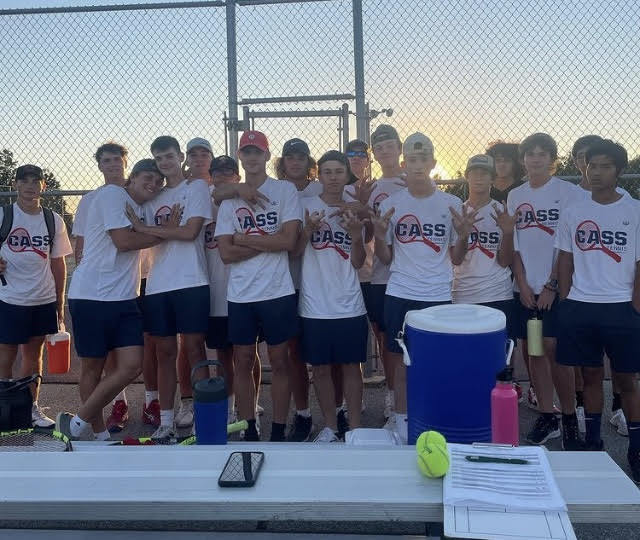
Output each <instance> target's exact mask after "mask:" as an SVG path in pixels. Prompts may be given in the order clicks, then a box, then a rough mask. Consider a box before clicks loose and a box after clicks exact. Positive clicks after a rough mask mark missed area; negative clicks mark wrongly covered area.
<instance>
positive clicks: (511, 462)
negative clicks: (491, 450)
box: [464, 456, 529, 465]
mask: <svg viewBox="0 0 640 540" xmlns="http://www.w3.org/2000/svg"><path fill="white" fill-rule="evenodd" d="M464 458H465V459H466V460H467V461H470V462H471V463H507V464H509V465H526V464H527V463H529V462H528V461H527V460H526V459H516V458H500V457H491V456H465V457H464Z"/></svg>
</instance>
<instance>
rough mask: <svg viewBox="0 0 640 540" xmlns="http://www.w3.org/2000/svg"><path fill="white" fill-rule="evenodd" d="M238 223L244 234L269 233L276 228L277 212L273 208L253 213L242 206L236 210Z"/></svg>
mask: <svg viewBox="0 0 640 540" xmlns="http://www.w3.org/2000/svg"><path fill="white" fill-rule="evenodd" d="M236 217H237V218H238V224H239V225H240V228H241V229H242V231H243V232H244V233H245V234H262V235H266V234H271V233H274V232H276V231H277V229H278V212H277V211H275V210H270V211H265V212H259V213H257V214H254V213H253V212H252V211H251V210H250V209H249V208H246V207H244V206H242V207H240V208H238V209H237V210H236Z"/></svg>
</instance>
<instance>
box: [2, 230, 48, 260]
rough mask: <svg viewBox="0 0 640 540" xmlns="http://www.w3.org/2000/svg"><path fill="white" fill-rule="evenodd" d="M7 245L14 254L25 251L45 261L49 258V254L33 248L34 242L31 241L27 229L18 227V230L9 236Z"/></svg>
mask: <svg viewBox="0 0 640 540" xmlns="http://www.w3.org/2000/svg"><path fill="white" fill-rule="evenodd" d="M7 245H8V246H9V249H10V250H11V251H13V252H14V253H23V252H25V251H31V252H33V253H35V254H36V255H40V257H42V258H43V259H46V258H47V254H46V253H45V252H44V251H42V250H41V249H38V248H37V247H34V246H33V241H32V240H31V236H30V235H29V232H28V231H27V229H23V228H22V227H18V228H17V229H13V231H11V234H10V235H9V240H8V241H7Z"/></svg>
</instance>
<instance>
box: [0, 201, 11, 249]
mask: <svg viewBox="0 0 640 540" xmlns="http://www.w3.org/2000/svg"><path fill="white" fill-rule="evenodd" d="M11 227H13V205H12V204H7V205H5V206H3V207H2V225H0V246H1V245H2V244H4V241H5V240H6V239H7V236H9V233H10V232H11Z"/></svg>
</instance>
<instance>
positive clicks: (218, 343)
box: [206, 317, 233, 349]
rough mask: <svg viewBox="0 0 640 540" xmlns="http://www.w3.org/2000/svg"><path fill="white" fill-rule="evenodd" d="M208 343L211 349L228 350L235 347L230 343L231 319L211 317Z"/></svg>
mask: <svg viewBox="0 0 640 540" xmlns="http://www.w3.org/2000/svg"><path fill="white" fill-rule="evenodd" d="M206 341H207V348H209V349H228V348H229V347H232V346H233V345H232V343H231V342H230V341H229V317H209V329H208V330H207V339H206Z"/></svg>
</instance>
